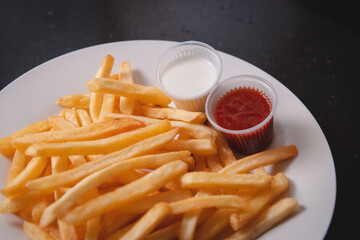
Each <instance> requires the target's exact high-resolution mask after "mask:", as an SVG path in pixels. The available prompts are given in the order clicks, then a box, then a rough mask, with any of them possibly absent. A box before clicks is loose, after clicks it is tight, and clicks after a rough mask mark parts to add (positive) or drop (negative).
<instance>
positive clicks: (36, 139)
mask: <svg viewBox="0 0 360 240" xmlns="http://www.w3.org/2000/svg"><path fill="white" fill-rule="evenodd" d="M142 126H144V125H143V123H142V122H140V121H138V120H135V119H131V118H121V119H113V120H109V121H105V122H96V123H92V124H90V125H87V126H84V127H78V128H75V129H73V128H71V129H64V130H59V131H49V132H41V133H34V134H28V135H26V136H23V137H19V138H16V139H14V140H13V141H12V144H13V146H14V147H15V148H16V149H20V150H25V149H26V148H27V147H29V146H30V145H32V144H34V143H41V142H47V143H51V142H68V141H84V140H95V139H100V138H106V137H110V136H113V135H116V134H119V133H122V132H127V131H129V130H132V129H134V128H136V127H142Z"/></svg>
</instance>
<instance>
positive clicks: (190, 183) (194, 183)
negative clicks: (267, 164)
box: [181, 172, 272, 189]
mask: <svg viewBox="0 0 360 240" xmlns="http://www.w3.org/2000/svg"><path fill="white" fill-rule="evenodd" d="M271 179H272V178H271V177H270V176H264V175H255V174H224V173H214V172H191V173H186V174H184V175H183V176H182V177H181V186H182V187H184V188H205V189H206V188H208V189H214V188H215V189H218V188H260V189H265V188H269V187H270V181H271Z"/></svg>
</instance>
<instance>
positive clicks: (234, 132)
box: [205, 74, 278, 135]
mask: <svg viewBox="0 0 360 240" xmlns="http://www.w3.org/2000/svg"><path fill="white" fill-rule="evenodd" d="M236 78H251V79H252V80H255V81H256V82H258V83H261V84H262V85H263V86H265V87H266V88H268V89H270V91H271V92H272V94H273V95H274V100H273V101H271V111H270V113H269V115H268V116H267V117H266V118H265V119H264V120H263V121H261V122H260V123H258V124H257V125H255V126H253V127H251V128H247V129H241V130H232V129H227V128H223V127H221V126H220V125H219V124H217V123H216V121H215V120H214V119H213V117H212V114H210V100H211V99H212V97H213V95H214V94H215V93H216V92H217V91H218V90H219V88H221V87H222V86H223V85H224V84H226V83H228V82H230V81H232V80H234V79H236ZM239 81H241V80H239ZM234 88H235V87H234ZM277 100H278V96H277V94H276V91H275V88H274V87H273V86H272V85H271V84H270V82H269V81H267V80H265V79H264V78H262V77H259V76H256V75H251V74H243V75H235V76H232V77H229V78H227V79H225V80H224V81H221V82H219V83H218V84H217V85H216V86H215V87H214V88H213V89H212V91H211V92H210V93H209V96H208V98H207V100H206V103H205V112H206V115H207V119H208V120H209V122H210V123H211V125H212V126H213V127H214V128H215V129H216V130H218V131H221V132H223V133H227V134H232V135H242V134H248V133H251V132H254V131H256V130H258V129H260V128H261V127H263V126H265V124H267V123H268V122H269V121H270V120H271V118H272V117H273V115H274V113H275V110H276V107H277Z"/></svg>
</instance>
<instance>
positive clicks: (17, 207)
mask: <svg viewBox="0 0 360 240" xmlns="http://www.w3.org/2000/svg"><path fill="white" fill-rule="evenodd" d="M48 195H49V194H46V193H41V192H27V193H25V194H23V195H21V196H19V197H16V198H14V199H8V198H4V199H3V200H2V201H1V203H0V213H16V212H19V211H21V210H23V209H25V208H26V207H32V206H33V205H34V204H36V203H37V202H38V201H40V200H41V199H44V198H46V197H47V196H48Z"/></svg>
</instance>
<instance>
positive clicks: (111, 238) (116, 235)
mask: <svg viewBox="0 0 360 240" xmlns="http://www.w3.org/2000/svg"><path fill="white" fill-rule="evenodd" d="M135 223H136V222H133V223H130V224H129V225H126V226H125V227H123V228H121V229H119V230H117V231H116V232H115V233H113V234H111V235H110V236H109V237H107V238H106V239H105V240H118V239H120V238H121V237H122V236H123V235H124V234H125V233H127V232H128V231H129V230H130V229H131V228H132V227H133V226H134V225H135Z"/></svg>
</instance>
